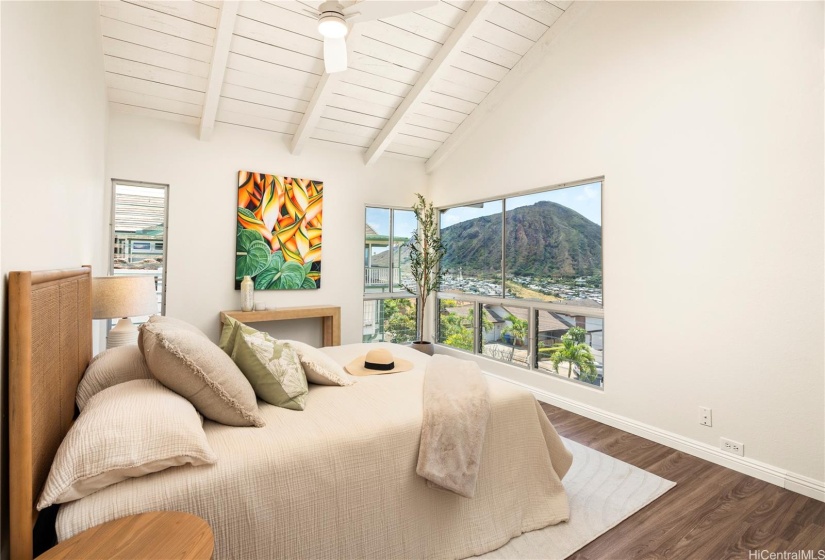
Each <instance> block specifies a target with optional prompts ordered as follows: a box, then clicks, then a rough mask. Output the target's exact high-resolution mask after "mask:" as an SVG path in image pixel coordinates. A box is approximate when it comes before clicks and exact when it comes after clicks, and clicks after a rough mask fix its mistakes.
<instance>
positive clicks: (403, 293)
mask: <svg viewBox="0 0 825 560" xmlns="http://www.w3.org/2000/svg"><path fill="white" fill-rule="evenodd" d="M369 209H374V210H389V212H390V226H389V227H390V229H389V235H388V236H387V239H388V242H387V250H388V251H389V252H390V254H389V279H388V281H387V285H388V289H387V291H386V292H367V275H366V274H364V273H362V274H361V280H362V283H363V284H362V291H363V298H362V301H364V302H367V301H375V300H385V299H412V300H413V301H414V302H415V313H416V317H418V313H419V312H420V309H419V308H418V296H416V295H415V294H414V293H412V292H410V291H409V290H407V289H405V288H404V287H403V286H402V287H401V288H400V289H398V290H396V288H395V283H394V282H393V264H394V263H393V260H394V259H393V252H394V251H393V240H394V239H395V212H396V210H398V211H403V212H412V208H410V207H404V206H394V205H387V204H364V225H365V226H366V225H368V224H367V210H369ZM365 235H366V234H365ZM399 254H400V251H399ZM362 268H364V270H366V266H364V267H362ZM398 279H399V282H400V280H401V267H400V266H399V267H398ZM363 319H364V318H363V314H362V317H361V321H362V325H361V327H362V329H363V326H364V325H363ZM413 338H415V336H413Z"/></svg>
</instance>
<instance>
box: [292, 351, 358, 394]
mask: <svg viewBox="0 0 825 560" xmlns="http://www.w3.org/2000/svg"><path fill="white" fill-rule="evenodd" d="M278 342H288V343H289V344H290V346H292V348H293V349H294V350H295V352H297V354H298V357H299V358H300V359H301V365H302V366H304V373H305V374H306V376H307V381H309V382H310V383H315V384H316V385H339V386H341V387H346V386H347V385H352V384H353V383H355V382H356V381H357V379H355V378H354V377H352V376H351V375H349V374H348V373H347V372H346V371H344V368H343V367H341V366H340V365H338V363H336V362H335V360H333V359H332V358H330V357H329V356H327V355H326V354H324V353H323V352H321V351H320V350H318V349H317V348H315V347H314V346H310V345H309V344H306V343H304V342H298V341H297V340H279V341H278Z"/></svg>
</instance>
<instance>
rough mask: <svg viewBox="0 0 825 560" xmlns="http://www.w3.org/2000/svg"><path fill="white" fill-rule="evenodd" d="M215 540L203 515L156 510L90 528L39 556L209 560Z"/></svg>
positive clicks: (51, 559)
mask: <svg viewBox="0 0 825 560" xmlns="http://www.w3.org/2000/svg"><path fill="white" fill-rule="evenodd" d="M214 544H215V543H214V537H213V536H212V529H210V528H209V524H208V523H207V522H206V521H204V520H203V519H201V518H200V517H197V516H196V515H192V514H190V513H181V512H178V511H153V512H149V513H140V514H138V515H130V516H129V517H121V518H120V519H115V520H114V521H109V522H108V523H103V524H102V525H97V526H96V527H92V528H91V529H87V530H85V531H83V532H82V533H80V534H79V535H75V536H74V537H72V538H70V539H67V540H65V541H63V542H62V543H60V544H58V545H57V546H55V547H54V548H51V549H49V550H47V551H46V552H45V553H43V554H41V555H40V556H38V557H37V560H68V559H70V558H71V559H72V560H77V559H84V560H93V559H95V560H96V559H101V560H102V559H107V560H109V559H111V560H127V559H128V560H156V559H158V558H163V559H164V560H209V559H210V558H212V549H213V548H214Z"/></svg>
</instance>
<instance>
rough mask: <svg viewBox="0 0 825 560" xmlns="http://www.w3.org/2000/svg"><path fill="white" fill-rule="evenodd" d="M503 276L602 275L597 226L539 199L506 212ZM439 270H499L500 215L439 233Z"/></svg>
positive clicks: (568, 210) (471, 221) (600, 239)
mask: <svg viewBox="0 0 825 560" xmlns="http://www.w3.org/2000/svg"><path fill="white" fill-rule="evenodd" d="M506 221H507V228H506V229H507V239H506V246H507V263H506V266H507V274H508V276H509V275H516V276H543V277H548V276H549V277H577V276H591V275H594V274H601V268H602V228H601V226H600V225H598V224H595V223H593V222H591V221H590V220H588V219H587V218H585V217H584V216H582V215H581V214H579V213H578V212H576V211H574V210H571V209H570V208H567V207H566V206H562V205H560V204H556V203H555V202H550V201H547V200H543V201H540V202H537V203H535V204H533V205H532V206H522V207H520V208H516V209H515V210H510V211H508V212H507V213H506ZM441 237H442V240H443V241H444V246H445V247H447V254H446V256H445V257H444V261H443V263H444V267H445V268H446V269H447V270H450V271H453V272H457V271H458V270H459V269H461V270H462V272H463V273H465V274H467V273H471V274H473V273H474V274H479V273H481V274H484V273H492V272H497V271H500V270H501V251H500V247H501V216H500V215H499V214H494V215H491V216H482V217H480V218H474V219H472V220H466V221H464V222H460V223H458V224H455V225H452V226H449V227H446V228H444V229H443V230H442V231H441Z"/></svg>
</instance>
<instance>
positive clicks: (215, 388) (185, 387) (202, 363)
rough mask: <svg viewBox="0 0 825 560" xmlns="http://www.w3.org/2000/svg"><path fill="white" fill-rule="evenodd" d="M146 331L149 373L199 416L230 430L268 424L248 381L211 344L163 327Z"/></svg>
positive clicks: (149, 325)
mask: <svg viewBox="0 0 825 560" xmlns="http://www.w3.org/2000/svg"><path fill="white" fill-rule="evenodd" d="M141 331H142V332H143V355H144V357H145V358H146V363H147V364H148V365H149V371H151V372H152V375H153V376H154V377H155V379H157V380H158V381H160V382H161V383H163V384H164V385H166V386H167V387H169V388H170V389H172V390H173V391H174V392H176V393H177V394H179V395H181V396H183V397H186V398H187V399H188V400H189V402H191V403H192V404H193V405H195V408H197V409H198V412H200V413H201V414H203V415H204V416H206V417H207V418H209V419H210V420H214V421H215V422H220V423H221V424H226V425H228V426H263V425H264V420H263V418H261V416H260V414H258V402H257V400H256V399H255V391H254V390H253V389H252V386H251V385H250V384H249V381H247V380H246V377H244V375H243V373H241V370H239V369H238V366H236V365H235V362H233V361H232V358H230V357H229V356H227V355H226V354H225V353H224V352H223V351H221V349H220V348H218V347H217V346H216V345H215V344H213V343H212V341H211V340H209V339H208V338H204V337H202V336H199V335H197V334H194V333H192V332H189V331H186V330H182V329H178V328H176V327H174V326H172V325H163V324H158V323H145V324H144V325H142V326H141Z"/></svg>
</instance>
